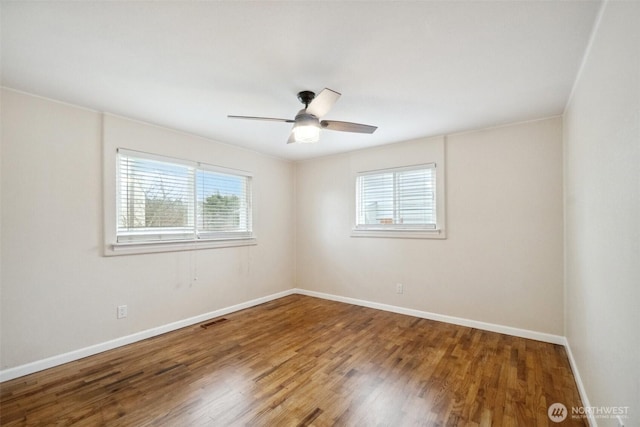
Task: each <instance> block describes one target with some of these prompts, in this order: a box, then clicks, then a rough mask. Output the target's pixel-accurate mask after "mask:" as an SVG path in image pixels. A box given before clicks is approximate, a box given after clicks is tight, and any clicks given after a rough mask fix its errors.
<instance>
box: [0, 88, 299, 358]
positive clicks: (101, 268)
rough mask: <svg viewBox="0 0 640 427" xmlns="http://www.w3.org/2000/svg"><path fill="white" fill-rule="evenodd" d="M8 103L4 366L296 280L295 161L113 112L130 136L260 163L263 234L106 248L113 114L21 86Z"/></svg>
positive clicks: (7, 93)
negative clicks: (204, 243)
mask: <svg viewBox="0 0 640 427" xmlns="http://www.w3.org/2000/svg"><path fill="white" fill-rule="evenodd" d="M1 107H2V167H1V172H2V193H1V197H2V201H1V207H2V212H1V213H2V216H1V222H2V223H1V226H2V235H1V238H2V246H1V250H2V252H1V254H2V262H1V264H2V272H1V274H2V276H1V280H2V283H1V284H2V289H1V292H2V306H1V318H0V321H1V325H2V331H1V352H0V356H1V366H0V367H1V369H7V368H11V367H15V366H19V365H23V364H25V363H28V362H32V361H37V360H41V359H44V358H47V357H50V356H55V355H59V354H62V353H65V352H69V351H73V350H77V349H81V348H84V347H87V346H90V345H94V344H98V343H103V342H105V341H108V340H111V339H115V338H119V337H123V336H127V335H130V334H134V333H136V332H139V331H143V330H147V329H150V328H154V327H158V326H161V325H166V324H168V323H171V322H174V321H178V320H182V319H186V318H189V317H193V316H197V315H199V314H203V313H207V312H210V311H213V310H216V309H219V308H223V307H228V306H230V305H233V304H238V303H241V302H246V301H248V300H251V299H255V298H258V297H262V296H266V295H270V294H273V293H276V292H279V291H283V290H287V289H291V288H292V287H293V272H294V252H293V248H294V241H293V233H292V232H291V223H292V222H293V221H294V218H293V213H294V211H293V186H292V183H293V171H294V168H293V165H292V164H291V163H290V162H287V161H283V160H278V159H274V158H271V157H267V156H264V155H260V154H257V153H254V152H251V151H247V150H243V149H239V148H235V147H232V146H229V145H225V144H220V143H217V142H214V141H211V140H206V139H203V138H198V137H195V136H190V135H186V134H182V133H179V132H174V131H170V130H167V129H164V128H159V127H155V126H149V125H145V124H141V123H137V122H131V121H127V120H123V119H118V118H113V117H111V118H110V119H111V121H112V122H113V121H115V122H117V124H118V126H119V135H126V134H127V132H129V134H130V137H131V140H130V141H121V146H131V145H135V146H140V144H143V145H146V146H147V147H150V150H151V151H156V150H154V143H155V149H157V150H169V151H170V152H165V153H164V154H168V155H171V154H174V155H177V156H180V157H185V158H193V159H194V160H201V161H203V162H207V163H211V164H217V165H222V166H228V167H233V168H240V169H244V170H248V171H251V172H253V173H254V190H255V194H254V206H255V210H256V216H255V221H254V229H255V231H256V235H257V237H258V244H257V246H246V247H237V248H220V249H206V250H197V251H186V252H171V253H161V254H147V255H127V256H116V257H103V256H102V249H103V245H104V242H105V240H104V239H103V231H102V230H103V209H102V192H103V184H102V131H103V129H102V126H103V116H102V114H100V113H97V112H93V111H88V110H84V109H80V108H77V107H74V106H69V105H66V104H61V103H57V102H54V101H50V100H46V99H42V98H38V97H34V96H30V95H26V94H22V93H18V92H14V91H11V90H3V92H2V106H1ZM123 129H124V130H123ZM123 132H124V133H123ZM172 142H173V144H172ZM112 143H114V144H115V142H112ZM160 154H162V153H160ZM196 278H197V280H195V279H196ZM120 304H127V305H128V308H129V315H128V317H127V318H126V319H122V320H116V306H117V305H120Z"/></svg>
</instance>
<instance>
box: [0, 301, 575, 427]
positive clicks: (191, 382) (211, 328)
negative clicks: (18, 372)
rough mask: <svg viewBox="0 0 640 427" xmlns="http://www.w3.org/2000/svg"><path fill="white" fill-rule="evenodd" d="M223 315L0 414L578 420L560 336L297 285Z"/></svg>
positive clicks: (14, 385)
mask: <svg viewBox="0 0 640 427" xmlns="http://www.w3.org/2000/svg"><path fill="white" fill-rule="evenodd" d="M225 318H226V319H227V320H226V321H218V322H215V323H212V324H209V325H207V327H206V328H203V327H200V326H199V325H196V326H192V327H188V328H184V329H180V330H178V331H175V332H171V333H168V334H165V335H162V336H158V337H155V338H151V339H148V340H145V341H141V342H138V343H135V344H131V345H128V346H126V347H121V348H118V349H115V350H111V351H108V352H105V353H101V354H98V355H96V356H92V357H89V358H85V359H82V360H79V361H76V362H72V363H68V364H66V365H63V366H59V367H55V368H52V369H48V370H46V371H42V372H38V373H35V374H32V375H28V376H25V377H21V378H17V379H15V380H12V381H7V382H5V383H3V384H1V386H0V387H1V389H0V396H1V400H0V409H1V415H0V424H2V425H3V426H20V425H71V424H74V425H91V426H94V425H123V426H165V425H167V426H199V425H207V426H224V425H250V426H308V425H315V426H329V425H344V426H351V425H358V426H371V425H376V426H377V425H388V426H405V425H406V426H414V425H425V426H489V425H494V426H546V425H565V426H566V425H586V424H585V422H584V421H583V420H580V419H577V420H574V419H572V418H571V414H570V412H571V407H572V406H576V407H577V406H581V405H582V404H581V402H580V398H579V395H578V391H577V389H576V385H575V382H574V378H573V375H572V373H571V370H570V368H569V363H568V360H567V356H566V354H565V351H564V348H563V347H562V346H559V345H553V344H547V343H542V342H538V341H532V340H527V339H522V338H515V337H511V336H507V335H501V334H497V333H492V332H485V331H481V330H478V329H472V328H465V327H461V326H455V325H449V324H446V323H440V322H434V321H430V320H425V319H420V318H415V317H410V316H404V315H400V314H394V313H388V312H384V311H378V310H374V309H369V308H364V307H359V306H353V305H349V304H343V303H338V302H333V301H326V300H322V299H317V298H311V297H307V296H302V295H292V296H288V297H285V298H281V299H278V300H275V301H272V302H269V303H266V304H263V305H260V306H257V307H253V308H250V309H247V310H243V311H239V312H236V313H233V314H230V315H228V316H225ZM205 323H209V322H205ZM555 402H560V403H563V404H564V405H565V406H566V407H567V408H568V410H569V416H568V418H567V419H566V420H565V421H564V422H563V423H562V424H555V423H552V422H550V421H549V418H548V416H547V409H548V407H549V405H550V404H552V403H555Z"/></svg>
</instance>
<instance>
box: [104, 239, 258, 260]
mask: <svg viewBox="0 0 640 427" xmlns="http://www.w3.org/2000/svg"><path fill="white" fill-rule="evenodd" d="M257 244H258V241H257V239H256V238H255V237H252V238H247V239H225V240H174V241H168V242H144V243H143V242H139V243H138V242H136V243H112V244H110V245H107V246H106V248H105V252H104V255H105V256H118V255H134V254H153V253H159V252H177V251H191V250H196V249H213V248H232V247H237V246H253V245H257Z"/></svg>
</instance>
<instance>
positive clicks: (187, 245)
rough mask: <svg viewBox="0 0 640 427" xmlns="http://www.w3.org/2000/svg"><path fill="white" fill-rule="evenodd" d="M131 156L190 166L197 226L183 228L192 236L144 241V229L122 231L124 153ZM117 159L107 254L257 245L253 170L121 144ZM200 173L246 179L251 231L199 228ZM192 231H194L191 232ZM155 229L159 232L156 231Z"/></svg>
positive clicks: (158, 233) (248, 225)
mask: <svg viewBox="0 0 640 427" xmlns="http://www.w3.org/2000/svg"><path fill="white" fill-rule="evenodd" d="M121 154H124V155H130V156H132V157H137V158H140V159H144V160H151V161H160V162H164V163H168V164H173V165H176V166H181V167H187V168H189V169H191V172H190V173H192V174H193V182H192V185H193V190H192V192H193V199H192V200H191V201H190V202H192V205H190V206H189V208H188V210H189V212H190V215H192V216H193V217H192V222H193V225H189V226H186V227H182V228H183V229H188V230H190V231H189V232H188V233H182V235H187V234H189V235H191V236H192V237H187V238H176V239H159V240H144V239H137V238H136V236H139V235H143V234H144V232H141V233H136V232H131V233H123V234H119V228H120V227H119V225H118V223H119V215H120V202H121V200H120V191H121V188H120V155H121ZM113 158H114V160H115V165H114V166H115V171H114V172H115V183H114V186H115V188H114V189H115V194H114V200H113V202H114V204H115V206H113V208H115V212H114V216H113V221H114V224H113V227H112V228H113V234H112V236H110V237H109V238H110V239H111V243H110V244H108V245H107V248H106V251H105V255H125V254H135V253H154V252H169V251H181V250H193V249H206V248H219V247H234V246H247V245H255V244H257V241H256V236H255V233H254V230H253V194H252V190H253V174H252V173H251V172H247V171H243V170H238V169H231V168H226V167H222V166H217V165H213V164H209V163H204V162H198V161H192V160H186V159H180V158H176V157H170V156H164V155H159V154H154V153H148V152H145V151H140V150H134V149H128V148H123V147H118V148H116V150H115V153H114V156H113ZM200 172H204V173H214V174H215V173H218V174H223V175H229V176H234V177H241V178H244V179H246V181H244V185H245V189H244V190H245V197H246V199H245V200H244V201H243V204H244V205H245V207H246V222H247V230H246V231H237V232H236V231H219V232H211V231H208V232H204V233H202V232H201V230H199V225H198V206H197V204H198V202H197V193H198V191H199V189H198V184H197V181H198V174H199V173H200ZM165 230H167V231H166V232H167V233H169V234H170V233H171V230H168V228H167V229H165ZM191 230H192V231H191ZM153 232H156V231H155V230H153ZM127 234H129V236H130V238H129V239H126V241H119V239H118V238H119V237H120V236H126V235H127ZM156 234H157V235H160V234H163V233H162V231H160V230H158V232H156Z"/></svg>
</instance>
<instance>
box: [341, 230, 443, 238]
mask: <svg viewBox="0 0 640 427" xmlns="http://www.w3.org/2000/svg"><path fill="white" fill-rule="evenodd" d="M351 237H378V238H379V237H383V238H391V239H446V238H447V236H446V234H445V233H444V230H398V229H395V230H374V229H370V230H361V229H352V230H351Z"/></svg>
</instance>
